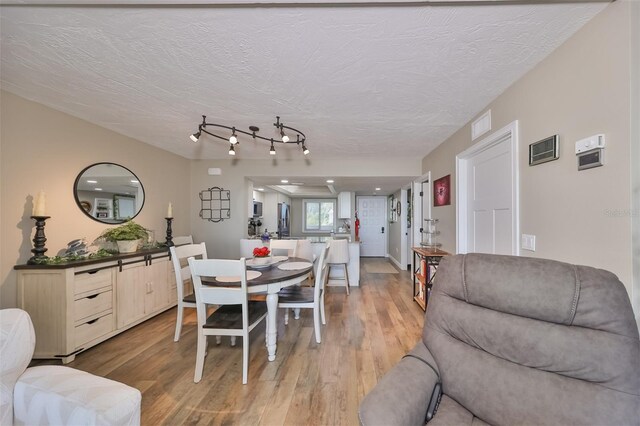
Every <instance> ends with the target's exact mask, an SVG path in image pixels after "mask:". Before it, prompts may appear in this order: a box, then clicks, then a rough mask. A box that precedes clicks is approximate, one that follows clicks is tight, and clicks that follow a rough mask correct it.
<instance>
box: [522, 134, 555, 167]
mask: <svg viewBox="0 0 640 426" xmlns="http://www.w3.org/2000/svg"><path fill="white" fill-rule="evenodd" d="M558 158H560V149H559V146H558V135H553V136H550V137H548V138H546V139H542V140H541V141H538V142H534V143H532V144H531V145H529V165H530V166H535V165H537V164H542V163H546V162H547V161H553V160H557V159H558Z"/></svg>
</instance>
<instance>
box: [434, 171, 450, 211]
mask: <svg viewBox="0 0 640 426" xmlns="http://www.w3.org/2000/svg"><path fill="white" fill-rule="evenodd" d="M449 204H451V175H446V176H444V177H441V178H440V179H436V180H434V181H433V205H434V207H439V206H448V205H449Z"/></svg>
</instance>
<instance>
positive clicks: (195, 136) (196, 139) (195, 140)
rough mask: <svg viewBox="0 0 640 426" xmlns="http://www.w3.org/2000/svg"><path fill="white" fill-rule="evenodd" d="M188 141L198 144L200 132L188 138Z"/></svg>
mask: <svg viewBox="0 0 640 426" xmlns="http://www.w3.org/2000/svg"><path fill="white" fill-rule="evenodd" d="M189 139H191V140H192V141H194V142H198V139H200V130H198V131H197V132H196V133H194V134H192V135H191V136H189Z"/></svg>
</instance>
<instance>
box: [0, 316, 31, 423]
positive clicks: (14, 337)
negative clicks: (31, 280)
mask: <svg viewBox="0 0 640 426" xmlns="http://www.w3.org/2000/svg"><path fill="white" fill-rule="evenodd" d="M35 346H36V334H35V331H34V330H33V323H32V322H31V318H30V317H29V314H28V313H27V312H26V311H23V310H22V309H2V310H0V361H1V362H0V424H2V425H12V424H13V388H14V387H15V384H16V382H17V381H18V378H19V377H20V376H21V375H22V373H24V371H25V370H26V368H27V366H28V365H29V362H30V361H31V356H32V355H33V350H34V348H35Z"/></svg>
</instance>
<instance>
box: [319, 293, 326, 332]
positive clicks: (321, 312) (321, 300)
mask: <svg viewBox="0 0 640 426" xmlns="http://www.w3.org/2000/svg"><path fill="white" fill-rule="evenodd" d="M320 317H321V318H322V324H326V323H327V319H326V317H325V316H324V291H322V295H321V296H320Z"/></svg>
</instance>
